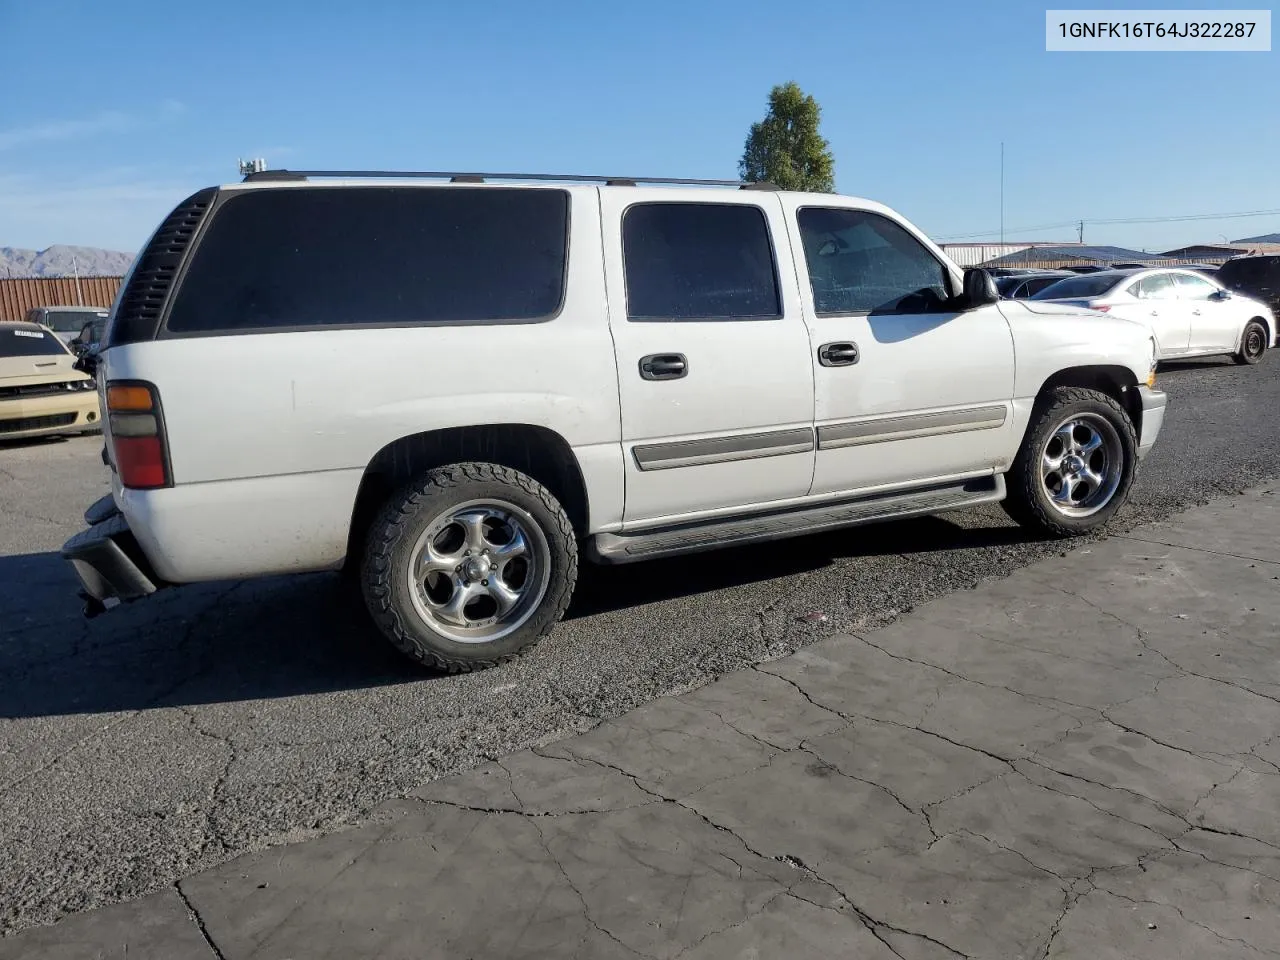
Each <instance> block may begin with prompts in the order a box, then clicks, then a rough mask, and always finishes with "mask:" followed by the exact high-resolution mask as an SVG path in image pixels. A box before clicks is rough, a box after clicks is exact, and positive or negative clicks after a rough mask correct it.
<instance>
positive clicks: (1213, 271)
mask: <svg viewBox="0 0 1280 960" xmlns="http://www.w3.org/2000/svg"><path fill="white" fill-rule="evenodd" d="M1173 266H1174V268H1175V269H1177V270H1191V271H1192V272H1194V273H1201V274H1204V275H1205V276H1206V277H1216V276H1217V275H1218V268H1217V267H1216V266H1214V265H1213V264H1212V263H1175V264H1174V265H1173Z"/></svg>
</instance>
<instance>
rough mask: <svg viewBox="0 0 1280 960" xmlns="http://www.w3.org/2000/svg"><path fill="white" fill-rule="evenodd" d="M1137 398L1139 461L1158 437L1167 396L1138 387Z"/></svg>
mask: <svg viewBox="0 0 1280 960" xmlns="http://www.w3.org/2000/svg"><path fill="white" fill-rule="evenodd" d="M1138 396H1139V398H1140V399H1141V401H1142V434H1141V436H1139V437H1138V459H1139V460H1141V459H1142V458H1143V457H1145V456H1146V455H1147V454H1148V453H1150V452H1151V448H1152V447H1154V446H1155V445H1156V438H1157V437H1158V436H1160V428H1161V427H1163V426H1164V411H1165V407H1167V406H1168V404H1169V395H1168V394H1167V393H1165V392H1164V391H1163V390H1153V389H1152V388H1151V387H1148V386H1145V385H1144V386H1139V387H1138Z"/></svg>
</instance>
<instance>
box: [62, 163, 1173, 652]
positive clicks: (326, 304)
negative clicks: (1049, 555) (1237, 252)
mask: <svg viewBox="0 0 1280 960" xmlns="http://www.w3.org/2000/svg"><path fill="white" fill-rule="evenodd" d="M735 187H741V189H733V188H735ZM1080 316H1081V311H1079V310H1072V309H1068V308H1063V307H1056V306H1052V305H1047V304H1035V303H1026V302H1013V301H1004V302H1001V301H999V300H998V298H997V295H996V291H995V287H994V284H993V283H992V281H991V279H990V277H989V276H988V275H987V274H986V273H985V272H983V271H980V270H973V271H968V272H966V273H963V274H962V273H961V271H960V270H959V269H958V268H957V267H956V266H955V265H954V264H952V263H951V262H950V261H949V260H948V259H947V258H946V257H945V256H944V255H943V254H942V252H941V251H940V250H939V249H938V248H937V247H936V246H935V245H934V244H933V243H931V242H930V241H929V240H928V239H927V238H926V237H924V236H923V235H922V234H921V233H920V231H918V230H917V229H916V228H915V227H913V226H912V225H911V224H910V223H908V222H906V221H905V220H904V219H903V218H902V217H900V216H898V215H897V214H896V213H894V212H893V211H892V210H889V209H888V208H886V207H883V206H881V205H879V204H876V203H871V202H868V201H865V200H857V199H853V198H850V197H843V196H835V195H829V194H797V193H786V192H780V191H777V190H775V189H772V188H770V187H768V186H767V185H758V184H756V185H750V186H749V187H748V186H743V185H739V184H736V183H735V184H729V183H722V182H706V181H698V182H694V181H640V182H637V181H634V180H607V181H606V180H604V179H603V178H590V177H554V176H524V177H520V176H513V175H501V176H487V175H450V174H420V175H406V174H394V175H386V176H375V175H370V174H363V173H362V174H335V173H327V172H318V173H305V174H303V173H292V172H286V171H274V172H267V173H258V174H251V175H250V176H248V177H247V178H246V180H245V182H243V183H239V184H234V185H230V186H223V187H219V188H211V189H207V190H203V191H201V192H199V193H197V194H195V195H194V196H192V197H191V198H189V199H188V200H186V201H185V202H184V203H182V204H181V205H180V206H179V207H178V208H177V209H176V210H174V212H173V213H172V214H171V215H170V216H169V218H168V219H167V220H166V221H165V222H164V223H163V224H162V225H161V227H160V228H159V230H158V231H157V232H156V234H155V235H154V236H153V237H152V238H151V240H150V241H149V242H148V244H147V246H146V248H145V249H144V251H143V253H142V254H141V255H140V256H139V257H138V259H137V261H136V263H135V265H134V268H133V270H132V271H131V273H130V275H129V276H128V277H127V278H126V280H125V283H124V285H123V287H122V289H121V293H120V296H119V299H118V300H117V302H116V304H115V305H114V307H113V309H112V313H111V318H110V321H109V323H108V329H107V333H106V340H105V343H104V345H103V349H102V353H101V357H100V363H99V366H98V378H99V385H100V389H101V391H102V396H103V404H104V409H106V410H107V411H108V420H107V426H106V439H107V443H106V452H105V454H104V459H107V460H108V461H109V463H110V465H111V469H112V494H111V496H110V497H107V498H104V499H103V500H102V501H100V502H99V503H97V504H95V505H94V506H93V507H91V508H90V509H89V511H88V512H87V513H86V520H87V521H88V522H89V524H90V526H89V528H88V529H87V530H85V531H83V532H82V533H80V534H79V535H77V536H76V537H74V538H73V539H72V540H70V541H69V542H68V543H67V544H66V546H65V547H64V555H65V556H66V557H67V559H69V560H70V561H71V562H72V563H73V564H74V566H75V568H76V570H77V572H78V574H79V576H80V579H81V582H82V584H83V587H84V595H85V596H86V600H87V603H86V613H88V614H90V615H93V614H95V613H98V612H101V610H102V609H103V608H104V606H107V605H114V603H115V602H117V601H119V600H133V599H137V598H140V597H143V596H146V595H148V594H151V593H153V592H154V591H155V590H156V589H158V588H160V587H161V586H171V585H174V584H183V583H191V582H193V581H202V580H220V579H228V578H244V577H254V576H262V575H267V574H280V573H286V572H291V571H298V572H301V571H319V570H338V569H345V570H346V571H347V572H348V573H350V574H353V575H354V576H356V577H358V579H359V581H360V583H361V585H362V588H363V593H364V596H365V599H366V601H367V604H368V607H369V609H370V611H371V613H372V615H373V618H374V619H375V620H376V622H377V623H378V625H379V627H381V629H382V630H383V631H384V632H385V633H386V635H387V636H388V637H389V638H390V639H391V641H392V642H393V643H394V644H395V645H396V646H397V647H399V648H400V649H401V650H402V651H404V652H405V653H406V654H408V655H409V656H411V657H413V658H414V659H416V660H419V661H421V662H423V663H426V664H430V665H433V666H435V667H439V668H443V669H446V670H472V669H476V668H478V667H484V666H490V665H493V664H496V663H498V662H500V661H502V660H505V659H507V658H510V657H512V656H514V655H515V654H517V653H518V652H519V651H521V650H522V649H524V648H526V647H528V646H529V645H530V644H532V643H533V642H535V641H536V640H537V639H538V638H539V637H541V636H543V635H545V634H546V633H547V632H548V631H549V630H550V629H551V628H552V626H553V625H554V624H555V622H556V621H557V619H558V618H559V617H560V615H561V614H562V612H563V611H564V609H565V607H566V606H567V605H568V603H569V598H570V594H571V593H572V590H573V586H574V581H575V579H576V578H577V573H578V562H579V556H580V555H585V556H587V557H589V558H590V559H592V560H595V561H598V562H603V563H626V562H630V561H635V560H643V559H648V558H651V557H658V556H665V555H670V554H677V553H688V552H692V551H699V550H708V549H712V548H716V547H721V546H728V545H736V544H744V543H752V542H757V541H762V540H768V539H773V538H779V537H784V536H789V535H794V534H806V533H811V532H813V531H818V530H827V529H830V528H834V527H849V526H854V525H857V524H862V523H866V522H869V521H874V520H885V519H890V518H895V517H904V516H909V515H918V514H928V513H935V512H938V511H944V510H952V509H955V508H959V507H967V506H971V505H976V504H984V503H993V502H996V501H1003V502H1004V503H1005V506H1006V508H1007V510H1008V512H1009V513H1010V514H1011V515H1013V516H1014V517H1015V518H1016V519H1018V520H1019V521H1020V522H1022V523H1024V524H1026V525H1028V526H1030V527H1032V528H1034V529H1036V530H1038V531H1041V532H1047V533H1049V534H1052V535H1058V536H1066V535H1073V534H1080V533H1085V532H1088V531H1091V530H1093V529H1095V528H1097V527H1099V526H1100V525H1102V524H1103V523H1105V522H1106V520H1107V519H1108V518H1109V517H1110V516H1111V515H1112V514H1114V513H1115V511H1116V510H1117V509H1118V508H1119V507H1120V505H1121V504H1122V503H1123V502H1124V500H1125V499H1126V498H1127V496H1128V494H1129V490H1130V486H1131V484H1132V482H1133V478H1134V470H1135V468H1136V465H1137V461H1138V460H1139V459H1140V458H1141V457H1142V456H1143V455H1144V454H1145V453H1146V451H1147V450H1149V449H1150V447H1151V445H1152V444H1153V443H1154V442H1155V439H1156V435H1157V434H1158V433H1159V431H1160V426H1161V423H1162V421H1163V419H1164V410H1165V395H1164V394H1163V393H1161V392H1158V391H1156V390H1153V389H1152V385H1153V383H1154V376H1155V357H1154V343H1153V341H1152V338H1151V336H1150V333H1149V331H1147V330H1146V329H1144V328H1143V327H1142V326H1140V325H1138V324H1135V323H1131V322H1129V321H1126V320H1120V319H1115V318H1108V317H1100V316H1098V315H1097V314H1091V315H1089V316H1088V319H1087V320H1086V321H1085V322H1081V320H1080Z"/></svg>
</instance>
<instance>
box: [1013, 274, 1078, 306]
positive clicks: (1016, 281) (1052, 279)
mask: <svg viewBox="0 0 1280 960" xmlns="http://www.w3.org/2000/svg"><path fill="white" fill-rule="evenodd" d="M1071 276H1075V274H1071V273H1068V272H1067V271H1065V270H1045V271H1043V272H1041V273H1026V274H1021V275H1018V276H1009V277H997V278H996V289H997V290H998V291H999V292H1000V296H1001V297H1003V298H1004V299H1006V300H1025V299H1026V298H1027V297H1030V296H1032V295H1033V294H1036V293H1039V292H1040V291H1041V290H1043V289H1044V288H1045V287H1047V286H1049V284H1051V283H1057V282H1058V281H1059V280H1061V279H1062V278H1063V277H1071Z"/></svg>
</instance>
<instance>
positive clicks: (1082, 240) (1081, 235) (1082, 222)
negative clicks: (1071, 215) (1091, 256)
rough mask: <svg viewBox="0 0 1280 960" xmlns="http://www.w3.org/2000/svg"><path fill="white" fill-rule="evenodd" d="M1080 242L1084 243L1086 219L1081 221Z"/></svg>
mask: <svg viewBox="0 0 1280 960" xmlns="http://www.w3.org/2000/svg"><path fill="white" fill-rule="evenodd" d="M1080 242H1081V243H1084V221H1083V220H1081V221H1080Z"/></svg>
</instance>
